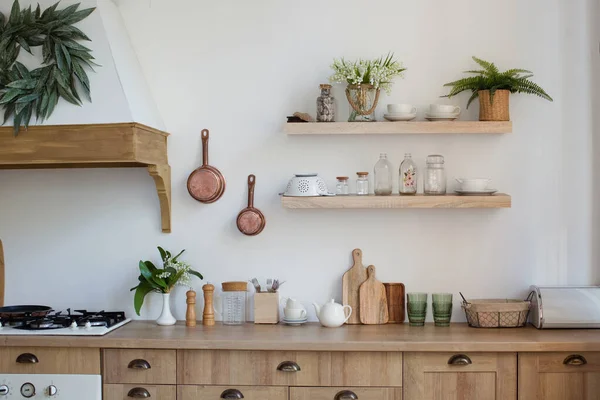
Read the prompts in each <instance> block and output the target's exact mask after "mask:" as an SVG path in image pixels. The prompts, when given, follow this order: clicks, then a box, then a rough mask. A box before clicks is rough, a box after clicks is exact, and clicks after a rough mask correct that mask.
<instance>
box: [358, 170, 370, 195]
mask: <svg viewBox="0 0 600 400" xmlns="http://www.w3.org/2000/svg"><path fill="white" fill-rule="evenodd" d="M356 175H357V176H358V177H357V178H356V194H357V195H359V196H366V195H368V194H369V173H368V172H357V173H356Z"/></svg>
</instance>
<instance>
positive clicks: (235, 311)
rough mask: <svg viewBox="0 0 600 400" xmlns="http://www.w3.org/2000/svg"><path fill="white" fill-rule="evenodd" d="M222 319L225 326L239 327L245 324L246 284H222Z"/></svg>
mask: <svg viewBox="0 0 600 400" xmlns="http://www.w3.org/2000/svg"><path fill="white" fill-rule="evenodd" d="M222 287H223V294H222V299H221V300H222V301H221V302H222V305H223V308H222V313H221V315H222V317H223V324H225V325H241V324H243V323H245V322H246V291H247V288H248V284H247V283H246V282H223V284H222Z"/></svg>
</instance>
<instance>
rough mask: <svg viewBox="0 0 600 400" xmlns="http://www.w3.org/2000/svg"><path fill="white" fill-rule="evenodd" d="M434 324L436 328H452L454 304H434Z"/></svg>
mask: <svg viewBox="0 0 600 400" xmlns="http://www.w3.org/2000/svg"><path fill="white" fill-rule="evenodd" d="M431 308H432V309H433V322H434V324H435V326H450V319H451V318H452V302H437V303H432V307H431Z"/></svg>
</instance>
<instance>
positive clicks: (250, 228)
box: [237, 175, 267, 236]
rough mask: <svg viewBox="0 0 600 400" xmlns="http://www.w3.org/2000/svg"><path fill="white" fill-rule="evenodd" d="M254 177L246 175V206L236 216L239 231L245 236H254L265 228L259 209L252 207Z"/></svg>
mask: <svg viewBox="0 0 600 400" xmlns="http://www.w3.org/2000/svg"><path fill="white" fill-rule="evenodd" d="M255 185H256V177H255V176H254V175H248V207H246V208H244V209H243V210H242V211H241V212H240V213H239V214H238V217H237V226H238V229H239V230H240V232H242V233H243V234H244V235H247V236H256V235H258V234H259V233H261V232H262V231H263V229H265V225H266V223H267V221H266V219H265V216H264V215H263V213H261V212H260V210H259V209H257V208H254V186H255Z"/></svg>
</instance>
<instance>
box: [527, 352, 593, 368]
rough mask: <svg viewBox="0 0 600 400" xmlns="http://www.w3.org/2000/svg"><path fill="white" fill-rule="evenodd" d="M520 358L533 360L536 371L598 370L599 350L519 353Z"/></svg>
mask: <svg viewBox="0 0 600 400" xmlns="http://www.w3.org/2000/svg"><path fill="white" fill-rule="evenodd" d="M521 360H535V364H536V369H537V371H538V372H542V373H546V372H600V352H582V353H562V352H561V353H519V363H521Z"/></svg>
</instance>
